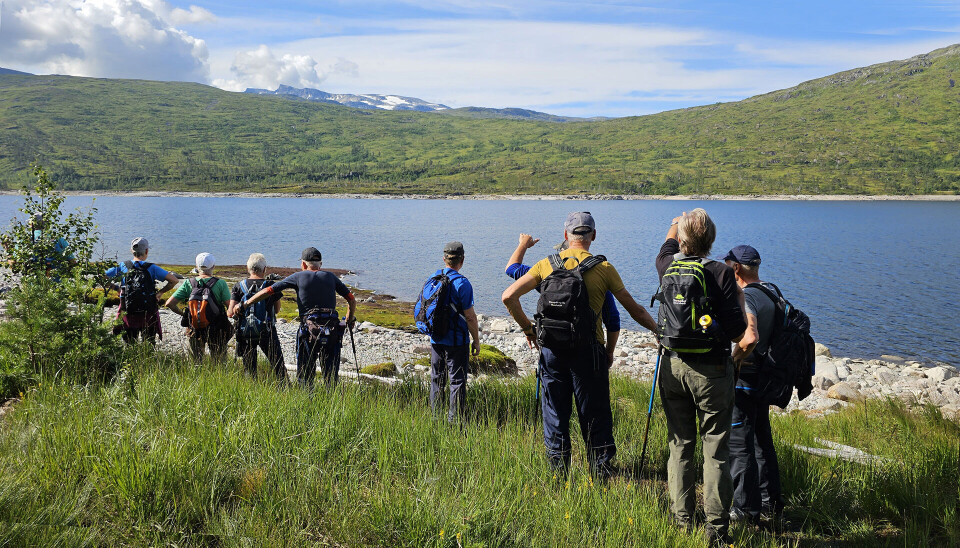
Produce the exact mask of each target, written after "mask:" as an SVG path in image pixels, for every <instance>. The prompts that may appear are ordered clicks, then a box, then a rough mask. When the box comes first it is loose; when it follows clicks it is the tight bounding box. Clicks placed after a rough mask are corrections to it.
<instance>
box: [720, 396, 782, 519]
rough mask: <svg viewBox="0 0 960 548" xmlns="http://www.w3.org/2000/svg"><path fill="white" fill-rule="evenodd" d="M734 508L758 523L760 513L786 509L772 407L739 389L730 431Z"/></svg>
mask: <svg viewBox="0 0 960 548" xmlns="http://www.w3.org/2000/svg"><path fill="white" fill-rule="evenodd" d="M730 474H731V475H732V476H733V509H734V511H737V512H742V513H743V514H745V515H747V516H748V517H750V518H752V519H754V520H756V519H759V518H760V511H761V510H762V509H763V508H769V509H770V510H771V511H773V512H779V511H781V510H783V499H782V494H781V489H780V465H779V463H778V462H777V452H776V450H775V449H774V447H773V433H772V432H771V431H770V406H768V405H765V404H763V403H761V402H760V401H759V400H757V399H756V398H754V397H753V396H751V395H750V391H749V390H745V389H743V388H741V387H738V388H737V390H736V400H735V403H734V408H733V424H732V425H731V428H730Z"/></svg>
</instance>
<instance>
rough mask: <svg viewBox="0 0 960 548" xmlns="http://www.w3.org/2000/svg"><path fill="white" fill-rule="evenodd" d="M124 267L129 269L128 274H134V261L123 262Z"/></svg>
mask: <svg viewBox="0 0 960 548" xmlns="http://www.w3.org/2000/svg"><path fill="white" fill-rule="evenodd" d="M123 266H125V267H127V272H133V261H123Z"/></svg>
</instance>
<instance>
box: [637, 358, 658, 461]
mask: <svg viewBox="0 0 960 548" xmlns="http://www.w3.org/2000/svg"><path fill="white" fill-rule="evenodd" d="M661 356H663V347H662V346H659V345H658V346H657V365H656V366H654V368H653V385H652V386H650V403H649V404H648V405H647V426H646V427H645V428H644V429H643V448H642V449H640V473H639V474H638V475H643V462H644V460H645V459H646V456H647V435H648V434H650V416H651V415H653V395H654V394H655V393H656V392H657V379H658V378H659V377H660V357H661Z"/></svg>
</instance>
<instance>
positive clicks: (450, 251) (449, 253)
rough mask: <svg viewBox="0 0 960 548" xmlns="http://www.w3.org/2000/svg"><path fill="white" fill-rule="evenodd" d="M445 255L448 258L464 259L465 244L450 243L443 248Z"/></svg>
mask: <svg viewBox="0 0 960 548" xmlns="http://www.w3.org/2000/svg"><path fill="white" fill-rule="evenodd" d="M443 255H444V256H446V257H463V244H462V243H460V242H448V243H447V245H445V246H443Z"/></svg>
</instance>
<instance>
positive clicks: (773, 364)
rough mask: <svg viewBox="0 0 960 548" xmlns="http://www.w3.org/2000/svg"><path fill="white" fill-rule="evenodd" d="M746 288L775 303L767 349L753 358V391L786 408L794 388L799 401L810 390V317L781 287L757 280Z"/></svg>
mask: <svg viewBox="0 0 960 548" xmlns="http://www.w3.org/2000/svg"><path fill="white" fill-rule="evenodd" d="M770 285H773V284H770ZM747 287H754V288H757V289H759V290H761V291H763V293H764V294H765V295H766V296H767V297H769V298H770V300H772V301H773V303H774V304H775V305H776V315H775V316H774V320H773V333H771V334H770V341H769V344H768V346H767V351H766V352H765V353H764V354H763V355H761V356H755V357H754V363H755V364H757V372H758V374H757V377H758V381H757V383H756V386H755V387H754V390H755V394H756V395H757V397H758V398H760V399H761V400H762V401H765V402H766V403H768V404H771V405H776V406H777V407H780V408H781V409H785V408H786V407H787V404H789V403H790V397H791V396H793V389H794V388H796V389H797V397H798V398H799V399H801V400H802V399H804V398H806V397H807V396H809V395H810V392H811V391H812V390H813V383H812V379H813V373H814V368H815V367H816V357H815V355H814V348H813V338H812V337H811V336H810V318H808V317H807V315H806V314H804V313H803V311H802V310H800V309H799V308H796V307H795V306H793V305H791V304H790V302H789V301H787V300H786V299H784V298H783V294H782V293H780V288H778V287H777V286H775V285H773V288H774V289H776V293H774V292H773V291H771V290H770V289H769V288H767V287H764V286H763V285H762V284H759V283H752V284H749V285H748V286H747ZM757 358H759V359H757Z"/></svg>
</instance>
